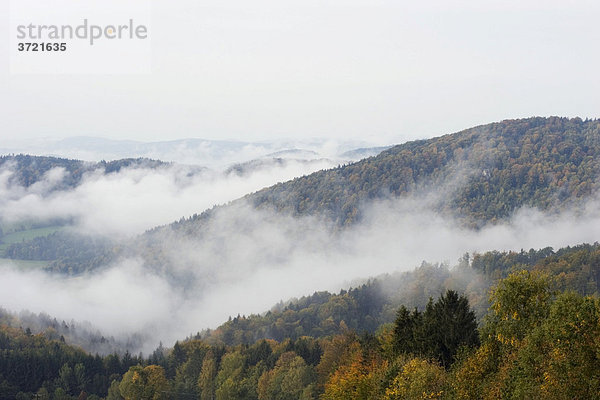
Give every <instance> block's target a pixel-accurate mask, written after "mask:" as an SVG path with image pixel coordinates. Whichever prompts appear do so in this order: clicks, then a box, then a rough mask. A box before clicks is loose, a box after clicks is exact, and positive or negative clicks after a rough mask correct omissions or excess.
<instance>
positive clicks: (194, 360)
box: [21, 271, 600, 400]
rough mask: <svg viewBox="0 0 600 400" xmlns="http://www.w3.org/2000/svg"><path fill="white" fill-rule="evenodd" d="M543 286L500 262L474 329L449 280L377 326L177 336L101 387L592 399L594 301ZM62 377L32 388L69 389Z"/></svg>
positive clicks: (226, 395)
mask: <svg viewBox="0 0 600 400" xmlns="http://www.w3.org/2000/svg"><path fill="white" fill-rule="evenodd" d="M551 286H552V283H551V279H550V277H549V276H548V275H546V274H543V273H540V272H537V271H533V272H531V271H517V272H513V273H511V274H509V276H508V277H507V278H505V279H503V280H501V281H500V282H499V283H498V285H497V286H496V287H495V288H494V290H493V291H492V294H491V299H490V301H491V306H490V309H489V313H488V315H487V316H486V318H485V319H484V321H483V323H482V325H481V327H480V328H479V329H478V330H477V329H476V328H475V324H474V314H473V312H472V311H471V310H470V308H469V305H468V301H467V300H466V298H464V297H463V296H460V295H458V294H457V293H455V292H452V291H449V292H446V293H445V294H444V295H443V296H440V297H439V298H438V299H437V300H436V301H433V300H432V301H431V302H430V304H429V305H428V306H427V307H426V309H425V310H416V311H412V312H408V310H406V309H405V308H401V309H400V310H399V311H398V313H397V318H396V320H395V322H394V323H392V324H386V325H383V326H381V327H380V329H379V330H378V331H377V333H376V334H363V335H357V334H356V333H354V332H353V331H352V330H346V331H345V332H343V333H341V334H338V335H334V336H330V337H327V338H321V339H316V338H311V337H303V338H300V339H298V340H290V339H286V340H284V341H282V342H277V341H274V340H260V341H258V342H256V343H254V344H252V345H238V346H214V345H209V344H208V343H206V342H205V341H202V340H187V341H185V342H183V343H177V344H176V345H175V347H174V348H173V349H171V350H169V351H164V350H163V351H157V352H155V353H154V354H153V356H152V357H151V358H150V359H149V360H146V361H144V362H140V364H139V365H134V366H131V367H130V368H129V369H128V370H127V371H126V372H125V373H124V374H122V375H121V376H117V377H115V379H113V380H112V382H111V383H110V385H109V386H108V389H107V392H106V399H110V400H122V399H125V400H132V399H172V398H178V399H186V398H190V399H227V400H231V399H256V400H263V399H265V400H266V399H269V400H279V399H281V400H283V399H323V400H346V399H365V400H366V399H384V400H396V399H486V400H487V399H489V400H492V399H506V398H518V399H532V398H535V399H592V400H593V399H599V398H600V380H599V376H598V371H600V301H599V300H598V298H597V297H592V296H582V295H579V294H576V293H573V292H556V291H553V290H552V289H551ZM433 326H435V329H431V328H432V327H433ZM430 329H431V330H430ZM428 332H429V333H431V335H430V334H428ZM82 371H83V367H81V366H79V365H76V366H75V367H73V368H71V371H70V370H69V367H63V368H61V372H60V374H59V375H60V376H59V378H58V381H57V384H59V385H63V386H65V385H66V384H65V382H66V381H69V380H70V382H71V385H72V386H74V387H75V388H76V389H78V388H80V387H83V386H81V385H82V382H84V381H85V378H83V380H82V378H81V374H82ZM63 386H60V387H58V388H57V389H55V391H54V393H53V394H52V395H50V394H49V392H47V391H46V390H45V388H42V389H40V390H38V391H37V393H38V394H39V395H40V396H41V398H47V399H50V398H60V399H69V398H75V396H73V395H69V394H68V393H67V392H66V390H64V389H62V387H63ZM71 392H72V390H71ZM65 393H66V394H65ZM21 396H24V394H21ZM44 396H46V397H44ZM69 396H71V397H69ZM81 396H82V395H80V398H82V397H81ZM90 397H92V396H90ZM90 397H88V398H90ZM22 398H25V397H22Z"/></svg>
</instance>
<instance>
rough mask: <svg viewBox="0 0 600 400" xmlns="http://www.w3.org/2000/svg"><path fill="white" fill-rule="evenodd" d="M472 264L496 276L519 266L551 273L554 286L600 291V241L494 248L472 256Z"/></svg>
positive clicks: (581, 291)
mask: <svg viewBox="0 0 600 400" xmlns="http://www.w3.org/2000/svg"><path fill="white" fill-rule="evenodd" d="M471 266H472V268H473V269H474V270H476V271H478V272H481V273H483V274H485V275H486V276H488V277H489V278H491V279H493V280H497V279H500V278H504V277H506V276H508V274H509V273H511V272H513V271H514V270H518V269H527V270H533V271H543V272H547V273H549V274H550V275H551V276H552V277H553V278H552V283H553V285H554V287H555V289H558V290H574V291H576V292H578V293H580V294H583V295H591V294H598V293H600V244H598V243H594V244H581V245H578V246H574V247H570V246H567V247H564V248H562V249H559V250H557V251H556V252H555V251H554V250H553V249H552V248H551V247H546V248H544V249H541V250H534V249H531V250H529V251H523V250H521V251H520V252H513V251H510V252H499V251H491V252H487V253H484V254H475V255H474V256H473V262H472V264H471Z"/></svg>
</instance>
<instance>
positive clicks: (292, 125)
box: [0, 0, 600, 145]
mask: <svg viewBox="0 0 600 400" xmlns="http://www.w3.org/2000/svg"><path fill="white" fill-rule="evenodd" d="M39 1H40V4H42V3H43V1H42V0H39ZM6 3H8V2H5V3H4V4H3V5H2V6H0V9H1V10H2V11H3V14H4V11H8V4H6ZM152 5H153V22H152V26H151V31H150V35H151V40H152V46H153V72H152V73H151V74H149V75H85V74H82V75H10V74H9V72H8V65H6V63H5V64H3V65H2V66H1V67H0V88H1V90H0V119H1V120H2V121H3V129H2V130H1V133H0V139H1V140H3V141H7V140H10V139H15V138H19V139H39V138H45V137H52V138H65V137H72V136H96V137H104V138H112V139H130V140H140V141H160V140H173V139H180V138H191V137H195V138H205V139H229V140H242V141H260V140H275V139H281V138H312V137H319V138H325V139H335V140H339V139H360V140H364V141H368V142H370V143H373V144H374V145H382V144H391V143H400V142H404V141H407V140H411V139H416V138H424V137H432V136H439V135H442V134H446V133H451V132H455V131H458V130H461V129H465V128H468V127H471V126H475V125H479V124H484V123H488V122H492V121H499V120H503V119H512V118H521V117H529V116H534V115H539V116H549V115H559V116H566V117H574V116H579V117H582V118H586V117H592V118H593V117H598V110H599V109H600V96H598V93H599V92H600V77H599V75H598V73H597V71H598V70H599V67H600V55H599V54H598V52H596V51H593V48H594V46H595V44H596V43H598V42H599V40H600V25H598V24H597V21H596V19H597V15H598V14H599V12H600V4H599V3H598V2H596V1H591V0H576V1H572V2H562V1H557V0H553V1H541V0H532V1H516V0H510V1H489V2H485V3H482V2H478V1H455V2H451V3H448V2H444V1H441V0H436V1H431V2H427V3H418V2H408V1H389V0H375V1H373V0H368V1H367V0H351V1H347V0H344V1H342V0H328V1H316V0H308V1H306V0H304V1H289V2H281V1H276V0H258V1H254V2H251V3H250V2H245V1H242V0H230V1H226V2H223V1H217V0H200V1H192V0H176V1H170V2H159V1H153V2H152ZM7 14H8V13H6V14H5V15H7ZM6 24H7V21H6V20H5V19H3V20H1V21H0V26H1V27H3V28H4V27H6ZM7 46H8V40H2V41H0V51H3V52H5V53H7V50H8V49H7Z"/></svg>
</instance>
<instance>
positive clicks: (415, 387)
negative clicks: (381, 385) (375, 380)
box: [384, 358, 447, 400]
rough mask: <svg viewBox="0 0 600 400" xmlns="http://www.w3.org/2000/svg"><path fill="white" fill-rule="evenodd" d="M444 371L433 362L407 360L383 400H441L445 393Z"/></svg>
mask: <svg viewBox="0 0 600 400" xmlns="http://www.w3.org/2000/svg"><path fill="white" fill-rule="evenodd" d="M446 385H447V376H446V370H445V369H444V368H443V367H441V366H440V365H438V364H437V363H435V362H430V361H427V360H423V359H420V358H413V359H411V360H409V361H408V362H407V363H406V364H404V366H403V367H402V370H401V371H400V373H399V374H398V376H397V377H396V378H395V379H394V381H393V382H392V385H391V386H390V387H389V388H387V390H386V391H385V397H384V399H385V400H401V399H411V400H413V399H414V400H417V399H422V400H425V399H436V400H439V399H441V398H442V397H443V396H444V395H445V392H446Z"/></svg>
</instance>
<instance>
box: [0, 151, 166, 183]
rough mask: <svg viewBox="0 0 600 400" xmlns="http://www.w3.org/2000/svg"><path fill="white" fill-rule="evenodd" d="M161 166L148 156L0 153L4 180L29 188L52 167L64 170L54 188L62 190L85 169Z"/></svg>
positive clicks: (105, 171)
mask: <svg viewBox="0 0 600 400" xmlns="http://www.w3.org/2000/svg"><path fill="white" fill-rule="evenodd" d="M165 165H168V163H164V162H162V161H158V160H151V159H148V158H124V159H121V160H114V161H100V162H98V163H94V162H88V161H81V160H71V159H66V158H58V157H45V156H31V155H26V154H18V155H5V156H0V170H4V171H8V172H9V173H10V176H9V179H8V183H10V184H12V185H19V186H23V187H29V186H31V185H33V184H35V183H37V182H40V181H41V180H43V179H44V178H46V176H45V175H46V174H47V173H48V172H49V171H51V170H53V169H56V168H62V169H64V170H65V174H64V176H62V177H61V182H60V185H56V186H55V187H54V190H65V189H69V188H73V187H75V186H77V185H79V183H81V180H82V178H83V175H84V174H85V173H88V172H93V171H101V172H103V173H106V174H110V173H115V172H119V171H120V170H121V168H127V167H137V168H158V167H161V166H165Z"/></svg>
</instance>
